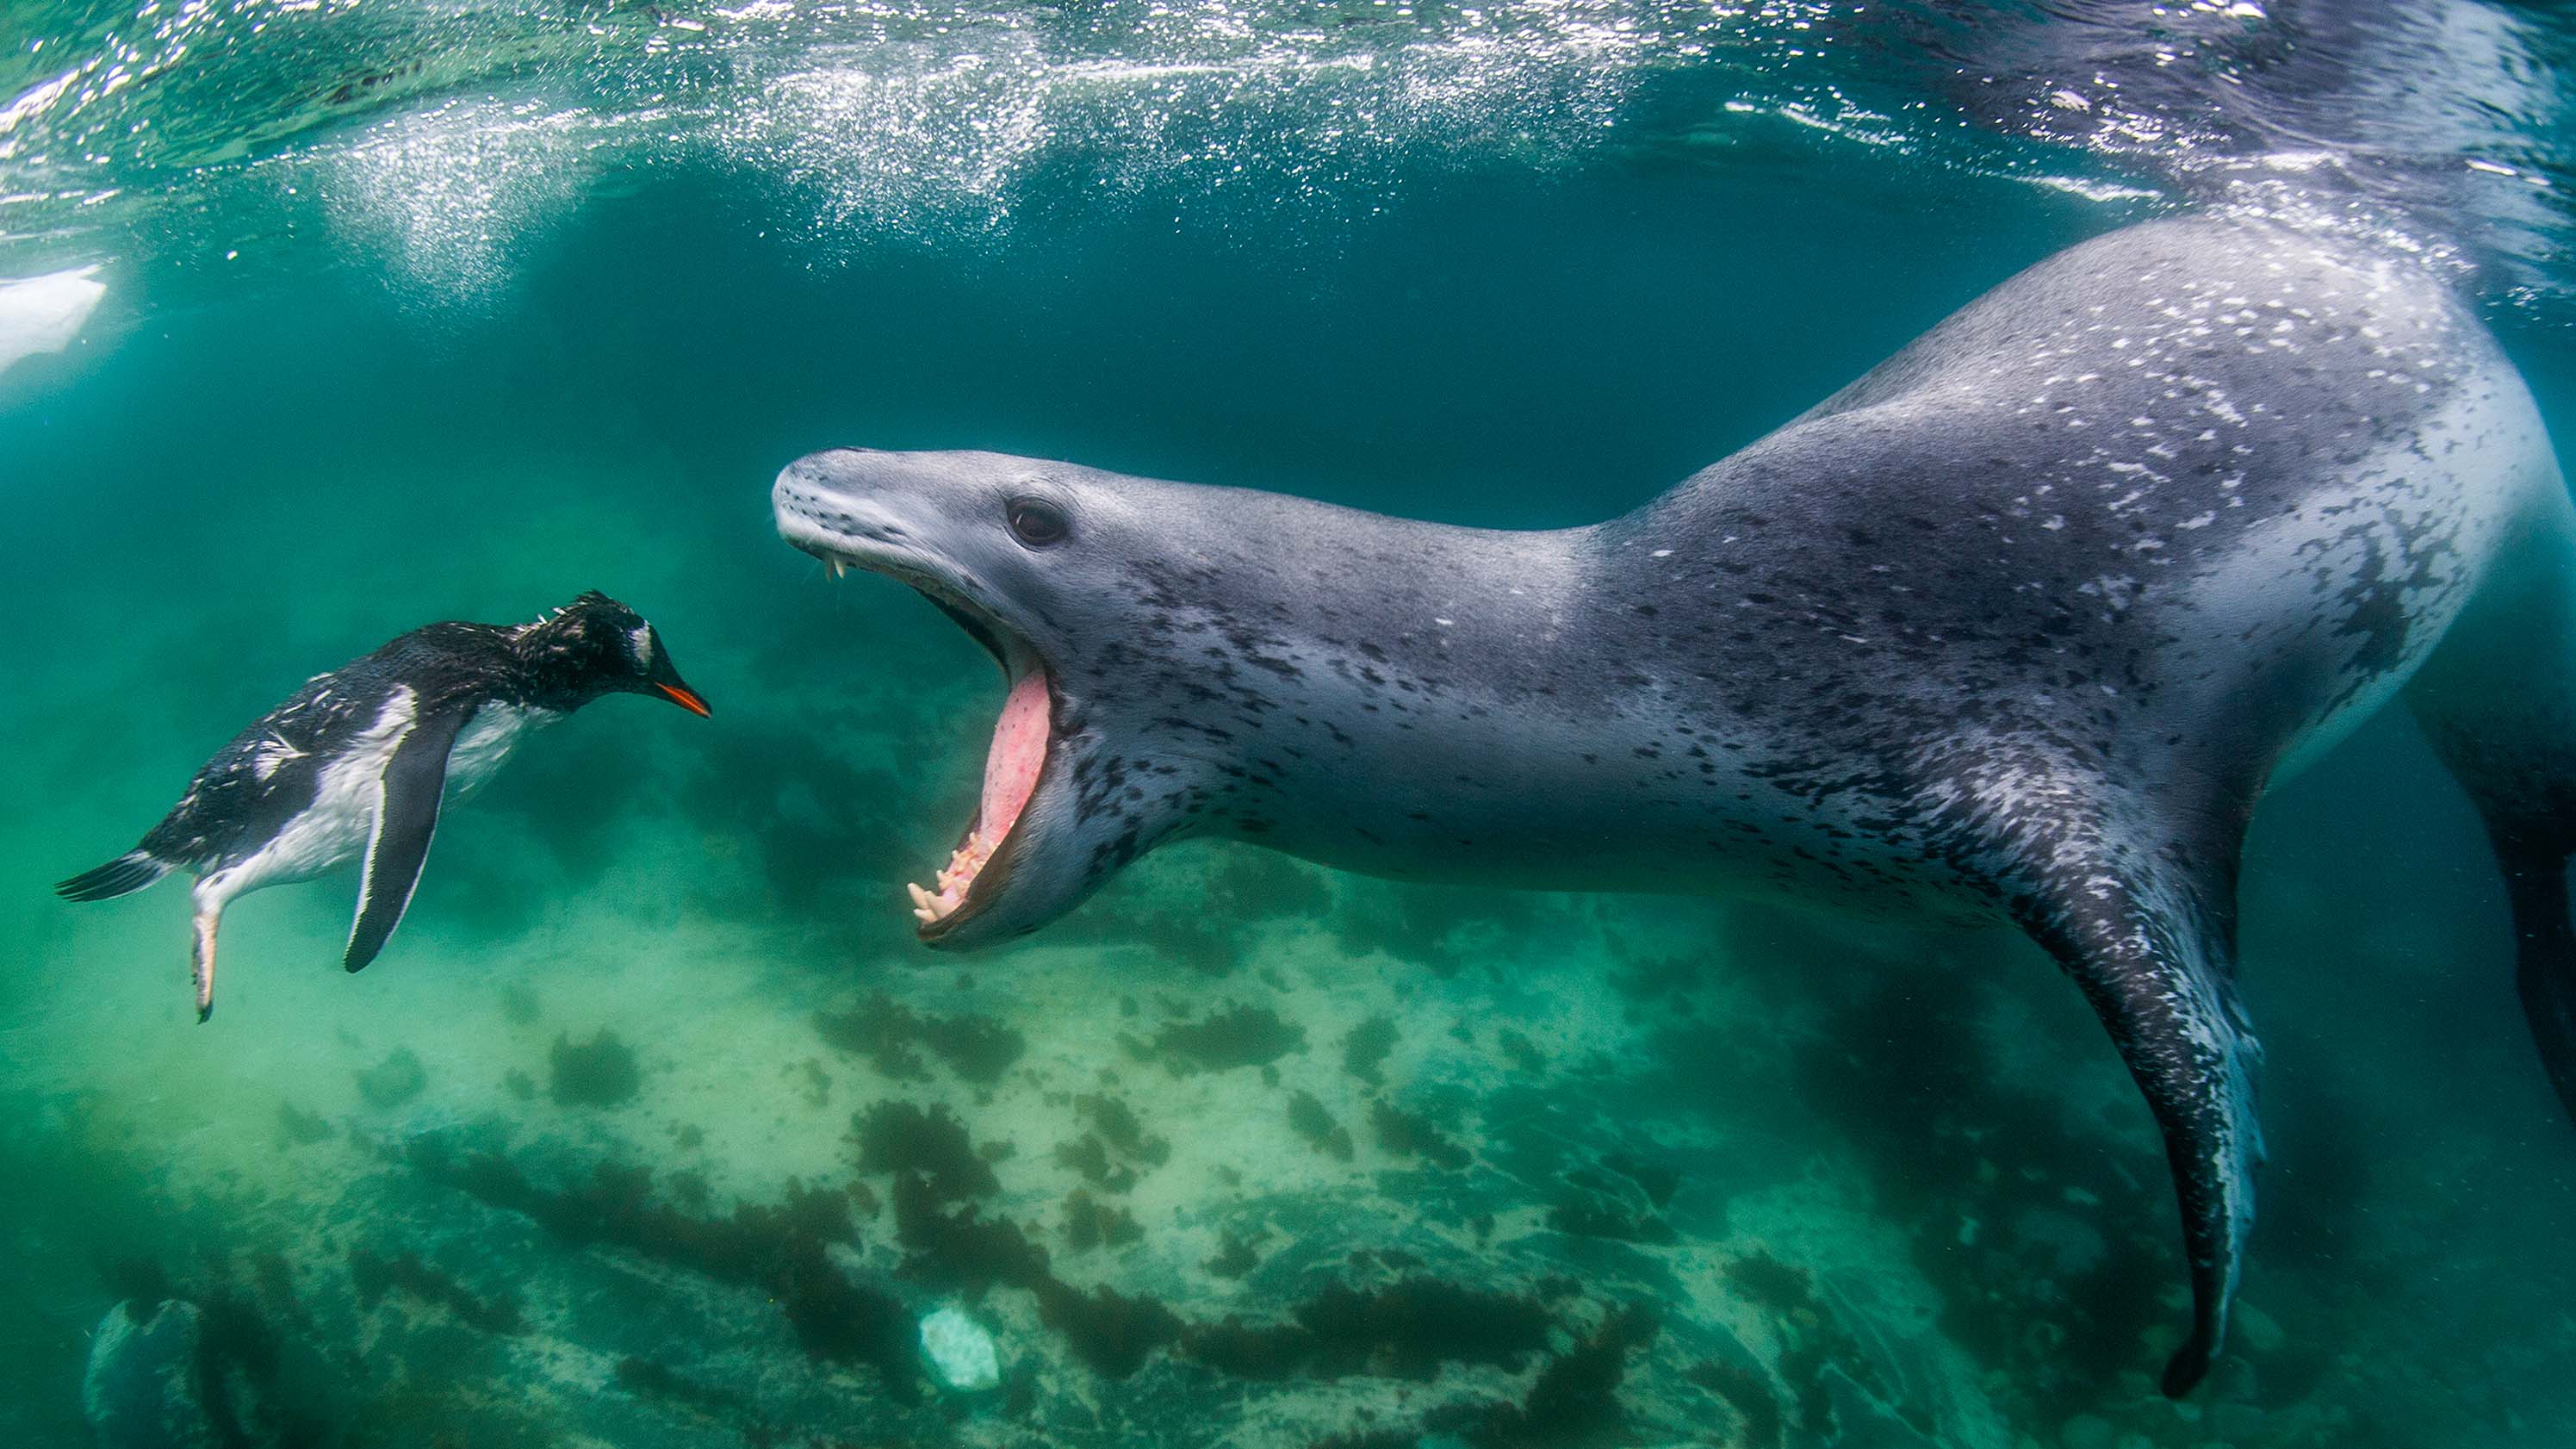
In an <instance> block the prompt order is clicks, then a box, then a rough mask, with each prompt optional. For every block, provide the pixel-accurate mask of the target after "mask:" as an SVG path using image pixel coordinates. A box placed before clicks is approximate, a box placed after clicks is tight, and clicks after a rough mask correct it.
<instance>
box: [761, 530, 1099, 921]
mask: <svg viewBox="0 0 2576 1449" xmlns="http://www.w3.org/2000/svg"><path fill="white" fill-rule="evenodd" d="M789 541H790V542H791V543H794V544H795V545H796V547H798V548H801V549H803V550H805V551H806V552H807V553H810V554H813V555H814V556H815V557H817V558H820V559H822V560H823V561H824V562H825V563H826V564H828V565H830V566H831V570H832V573H833V574H834V576H835V577H837V576H839V575H840V574H841V573H842V572H844V571H846V570H848V569H853V568H855V569H861V570H865V571H866V572H869V573H879V574H884V575H886V576H887V577H889V578H892V579H895V580H897V581H899V582H901V583H904V584H907V585H909V586H911V588H912V589H913V590H914V591H915V592H917V593H919V594H920V595H921V596H922V597H923V598H926V599H928V600H929V601H930V602H931V603H932V604H934V605H937V606H938V608H939V611H940V612H941V613H943V614H946V615H947V616H948V617H950V618H951V619H954V620H956V621H957V624H958V627H960V628H962V629H964V630H965V631H966V632H967V634H969V635H970V636H972V637H973V638H974V640H975V642H976V643H978V644H981V645H983V646H984V648H985V649H986V650H987V651H989V652H990V653H991V654H992V656H993V658H994V659H995V660H996V661H997V662H999V663H1000V664H1001V666H1002V673H1003V676H1004V677H1005V678H1007V679H1008V680H1009V681H1010V692H1009V694H1008V695H1006V696H1005V697H1004V699H1003V701H1002V717H1001V719H1000V720H999V721H997V722H996V723H995V724H994V726H993V739H992V743H991V744H990V745H988V746H987V747H986V748H985V751H984V789H983V794H982V796H981V797H980V798H979V799H978V800H977V802H976V810H975V818H974V820H973V821H971V822H970V823H969V824H968V825H967V827H966V832H965V834H964V835H962V836H960V837H959V839H958V841H957V845H956V847H955V848H954V849H953V850H951V851H950V852H949V855H948V863H947V864H946V865H943V866H941V867H940V868H939V870H938V872H937V873H936V874H935V875H934V876H932V878H931V884H930V885H928V886H924V885H921V884H919V883H918V882H915V883H911V884H908V885H906V886H905V890H907V891H908V892H910V894H911V896H912V916H913V919H914V920H915V921H917V922H919V923H920V924H919V926H918V928H917V930H916V934H917V935H918V936H919V937H920V938H921V940H922V942H923V943H924V944H925V945H932V946H937V945H942V944H948V945H965V944H966V942H964V941H962V940H958V941H950V940H948V939H947V938H949V937H951V936H952V935H956V934H957V933H958V931H959V928H960V927H963V926H965V925H967V924H968V923H970V922H972V921H974V920H975V919H976V918H977V917H978V916H980V915H982V914H983V913H984V912H985V911H987V910H988V909H990V908H991V907H992V905H993V903H994V902H995V901H996V900H997V899H999V898H1000V896H1001V895H1002V894H1003V892H1004V890H1005V889H1006V888H1007V887H1008V885H1009V883H1010V878H1011V867H1012V863H1013V862H1014V860H1015V859H1016V858H1017V856H1018V854H1019V852H1020V851H1021V850H1022V849H1023V848H1024V847H1025V844H1026V841H1025V832H1023V831H1022V830H1021V829H1020V824H1021V820H1022V818H1023V817H1024V816H1025V815H1026V814H1027V813H1028V807H1029V802H1030V801H1031V800H1034V799H1035V798H1037V793H1038V791H1039V789H1040V788H1041V787H1043V786H1044V785H1045V783H1046V780H1047V775H1048V763H1049V761H1050V760H1052V759H1053V758H1054V756H1055V753H1056V749H1055V746H1056V740H1057V731H1056V716H1057V709H1056V687H1055V675H1054V672H1053V671H1052V670H1050V669H1049V668H1048V667H1047V663H1046V660H1045V658H1044V657H1043V656H1041V655H1040V654H1039V653H1038V651H1037V647H1036V646H1035V645H1033V644H1031V643H1029V641H1028V640H1027V639H1025V638H1023V637H1022V636H1021V635H1020V634H1019V632H1018V631H1016V630H1014V629H1012V628H1011V627H1010V626H1009V625H1008V624H1005V623H1003V622H1002V621H1001V620H1000V619H999V618H998V617H996V616H995V615H994V614H993V613H992V611H990V610H988V609H986V608H984V607H983V606H982V605H980V604H978V603H977V602H975V601H974V600H973V599H971V598H968V597H967V596H966V595H965V594H963V593H961V592H959V591H958V590H956V589H954V588H952V587H950V586H949V585H948V584H947V583H946V582H945V581H943V580H941V579H939V578H937V577H934V576H933V575H931V574H930V573H928V572H926V571H924V570H922V569H921V568H919V567H918V566H916V565H914V564H912V563H911V562H910V561H908V560H896V559H889V558H884V557H872V556H869V555H867V554H860V553H852V552H845V551H843V550H842V549H840V548H837V547H834V546H833V545H832V543H830V542H826V541H824V540H821V539H815V538H810V537H808V538H798V537H793V536H791V537H790V539H789ZM966 934H968V935H977V934H981V933H976V932H968V933H966Z"/></svg>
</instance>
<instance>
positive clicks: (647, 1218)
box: [409, 1140, 918, 1402]
mask: <svg viewBox="0 0 2576 1449" xmlns="http://www.w3.org/2000/svg"><path fill="white" fill-rule="evenodd" d="M409 1161H410V1163H411V1165H412V1167H413V1168H414V1170H416V1171H418V1172H419V1173H420V1174H421V1175H422V1176H423V1177H425V1178H428V1179H429V1180H430V1181H432V1182H437V1183H441V1184H443V1185H445V1186H448V1187H452V1188H455V1189H457V1190H459V1191H461V1192H464V1193H465V1194H467V1195H468V1196H470V1197H473V1198H475V1199H477V1200H478V1201H480V1202H482V1203H484V1204H486V1205H487V1206H490V1207H495V1208H499V1209H501V1210H503V1211H505V1212H514V1213H518V1214H519V1215H521V1216H523V1217H526V1218H528V1219H530V1220H531V1221H533V1222H535V1223H536V1224H538V1225H539V1226H540V1227H543V1228H544V1229H546V1231H548V1232H550V1233H552V1234H554V1235H555V1237H557V1238H558V1239H561V1240H562V1241H564V1242H566V1243H570V1244H574V1245H578V1246H598V1247H607V1248H618V1249H624V1250H626V1251H629V1252H635V1253H640V1254H642V1255H644V1256H646V1257H649V1258H654V1259H658V1260H660V1261H662V1262H666V1263H670V1264H673V1265H675V1266H677V1267H681V1268H685V1269H688V1270H689V1271H691V1272H695V1273H701V1274H704V1275H705V1276H707V1277H709V1278H714V1279H717V1280H720V1281H723V1282H727V1283H734V1284H738V1285H741V1286H743V1287H746V1288H750V1289H753V1290H754V1291H757V1292H760V1293H763V1294H766V1295H768V1296H769V1297H771V1298H772V1299H774V1300H775V1301H776V1302H777V1303H778V1305H779V1307H780V1309H781V1310H782V1311H783V1312H784V1313H785V1314H786V1316H787V1323H788V1326H789V1327H790V1328H791V1329H793V1330H794V1331H795V1334H796V1339H797V1342H798V1343H799V1344H801V1345H802V1346H803V1347H804V1350H805V1352H806V1353H807V1354H808V1355H809V1356H811V1357H813V1358H816V1359H820V1360H824V1361H826V1362H831V1363H845V1364H869V1365H873V1366H874V1367H875V1368H876V1369H877V1370H878V1372H879V1374H880V1375H881V1376H882V1377H883V1379H884V1381H885V1384H886V1387H887V1391H888V1392H890V1393H892V1394H894V1395H895V1396H896V1397H897V1398H899V1399H903V1400H905V1401H907V1402H908V1401H910V1399H911V1398H912V1397H914V1396H915V1395H916V1394H917V1393H918V1385H917V1383H916V1382H915V1379H914V1369H913V1345H912V1334H913V1321H912V1315H911V1314H910V1313H908V1312H906V1311H905V1309H904V1307H903V1305H902V1304H901V1303H899V1302H897V1301H896V1300H895V1299H894V1298H893V1297H892V1296H890V1295H888V1294H885V1293H881V1292H878V1291H876V1290H874V1289H871V1288H866V1287H862V1286H860V1285H858V1284H856V1283H853V1282H851V1281H850V1280H849V1279H848V1277H846V1276H845V1275H844V1274H843V1273H842V1272H841V1270H840V1269H839V1268H838V1267H836V1266H834V1264H833V1263H832V1261H831V1257H830V1254H829V1252H828V1251H827V1250H828V1249H829V1247H830V1245H832V1244H834V1243H848V1244H855V1243H856V1242H857V1241H858V1235H857V1232H856V1230H855V1229H854V1228H853V1227H852V1225H851V1222H850V1204H849V1198H848V1196H847V1195H846V1194H844V1193H840V1192H832V1191H820V1190H813V1191H809V1190H807V1189H805V1188H803V1187H801V1186H799V1185H796V1184H793V1183H791V1184H789V1186H788V1189H787V1196H786V1199H785V1200H784V1201H782V1202H780V1203H777V1204H774V1205H772V1204H757V1203H737V1204H736V1205H735V1207H734V1210H733V1214H732V1216H730V1217H706V1216H700V1215H697V1214H693V1213H689V1212H684V1211H681V1210H680V1209H677V1208H674V1207H671V1206H669V1205H667V1204H665V1203H662V1202H660V1201H658V1200H656V1199H655V1197H654V1195H653V1180H652V1174H651V1173H650V1172H649V1171H647V1170H646V1169H643V1168H640V1167H626V1166H622V1165H619V1164H616V1163H605V1162H604V1163H601V1164H599V1165H598V1166H596V1167H595V1168H593V1169H592V1172H591V1178H590V1180H589V1181H588V1182H587V1183H584V1184H580V1185H578V1186H573V1187H568V1188H563V1189H556V1190H549V1189H547V1188H543V1187H539V1186H538V1185H536V1184H535V1183H532V1182H530V1181H529V1180H528V1178H527V1176H526V1175H525V1174H523V1173H522V1172H521V1171H520V1170H519V1168H518V1167H517V1166H516V1165H515V1164H513V1163H511V1162H510V1161H509V1160H508V1159H506V1158H504V1157H501V1156H500V1155H498V1154H496V1153H488V1152H469V1153H463V1154H452V1153H450V1152H449V1151H447V1150H446V1149H445V1148H443V1147H442V1146H440V1145H438V1144H435V1143H432V1142H429V1141H425V1140H424V1141H419V1142H415V1143H413V1144H412V1147H411V1149H410V1152H409Z"/></svg>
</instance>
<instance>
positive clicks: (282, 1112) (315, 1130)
mask: <svg viewBox="0 0 2576 1449" xmlns="http://www.w3.org/2000/svg"><path fill="white" fill-rule="evenodd" d="M330 1135H331V1124H330V1123H328V1122H325V1121H323V1120H322V1119H321V1118H320V1117H319V1116H316V1115H315V1114H313V1113H311V1112H306V1111H303V1110H301V1109H299V1108H298V1107H297V1106H296V1105H295V1104H294V1103H293V1102H280V1103H278V1104H277V1140H278V1141H279V1142H280V1143H282V1144H287V1145H291V1146H296V1147H310V1146H312V1145H313V1144H314V1143H316V1142H320V1141H323V1140H325V1139H327V1138H329V1137H330Z"/></svg>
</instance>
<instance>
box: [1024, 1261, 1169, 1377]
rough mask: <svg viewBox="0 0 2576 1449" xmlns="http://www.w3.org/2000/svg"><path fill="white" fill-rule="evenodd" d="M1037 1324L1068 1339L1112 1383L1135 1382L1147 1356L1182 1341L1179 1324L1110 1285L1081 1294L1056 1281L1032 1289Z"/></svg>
mask: <svg viewBox="0 0 2576 1449" xmlns="http://www.w3.org/2000/svg"><path fill="white" fill-rule="evenodd" d="M1030 1286H1031V1287H1032V1289H1033V1290H1034V1291H1035V1292H1036V1294H1037V1298H1038V1321H1039V1322H1041V1323H1044V1324H1045V1325H1046V1326H1047V1327H1049V1328H1052V1329H1054V1330H1055V1331H1056V1332H1058V1333H1061V1334H1063V1335H1064V1339H1065V1343H1066V1344H1067V1345H1068V1346H1070V1347H1071V1348H1072V1349H1073V1352H1074V1355H1075V1356H1076V1357H1078V1358H1080V1359H1081V1360H1082V1361H1083V1362H1084V1363H1087V1364H1089V1365H1091V1367H1092V1368H1093V1369H1094V1370H1096V1371H1098V1372H1099V1373H1101V1374H1104V1375H1106V1376H1107V1377H1110V1378H1113V1379H1123V1378H1128V1377H1131V1376H1133V1375H1134V1374H1135V1372H1136V1370H1138V1369H1140V1368H1143V1367H1144V1366H1145V1359H1146V1356H1147V1355H1149V1354H1151V1353H1152V1352H1153V1351H1154V1350H1156V1349H1158V1348H1161V1347H1163V1346H1164V1345H1166V1344H1169V1343H1171V1342H1173V1341H1174V1340H1176V1339H1178V1338H1179V1337H1180V1336H1181V1320H1180V1318H1179V1316H1178V1315H1176V1314H1174V1313H1173V1312H1172V1310H1170V1309H1169V1308H1166V1307H1164V1306H1163V1305H1162V1304H1160V1303H1157V1302H1155V1301H1154V1300H1153V1299H1151V1298H1146V1297H1142V1296H1139V1297H1133V1298H1131V1297H1128V1296H1127V1295H1126V1294H1123V1293H1120V1292H1119V1291H1118V1290H1116V1289H1114V1288H1111V1287H1109V1286H1108V1285H1107V1284H1102V1285H1101V1286H1099V1287H1097V1288H1094V1289H1092V1290H1091V1291H1090V1292H1089V1293H1084V1292H1081V1291H1080V1290H1078V1289H1075V1288H1073V1287H1071V1286H1069V1285H1067V1284H1066V1283H1065V1282H1064V1281H1063V1280H1061V1279H1058V1278H1041V1279H1039V1280H1038V1281H1037V1282H1036V1283H1034V1284H1032V1285H1030Z"/></svg>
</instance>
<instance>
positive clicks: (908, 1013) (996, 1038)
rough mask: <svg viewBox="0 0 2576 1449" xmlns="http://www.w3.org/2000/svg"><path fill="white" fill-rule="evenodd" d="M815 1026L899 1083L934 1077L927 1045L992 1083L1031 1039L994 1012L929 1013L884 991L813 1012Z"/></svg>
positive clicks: (951, 1065)
mask: <svg viewBox="0 0 2576 1449" xmlns="http://www.w3.org/2000/svg"><path fill="white" fill-rule="evenodd" d="M814 1030H815V1032H816V1033H817V1034H819V1035H820V1036H821V1037H822V1038H823V1040H824V1041H825V1042H827V1043H829V1044H830V1045H831V1046H833V1047H835V1048H838V1049H839V1050H841V1051H845V1052H848V1053H850V1054H851V1055H852V1056H858V1057H865V1058H867V1060H868V1061H869V1063H870V1064H871V1065H873V1066H875V1068H876V1069H877V1070H878V1071H879V1072H880V1073H883V1074H884V1075H885V1076H888V1077H891V1078H893V1079H894V1080H896V1081H909V1082H926V1081H928V1080H930V1067H929V1063H928V1062H927V1061H925V1060H924V1059H923V1057H922V1054H921V1051H922V1049H926V1050H928V1051H929V1052H930V1053H931V1054H932V1055H934V1056H936V1057H938V1058H939V1059H940V1060H941V1061H943V1062H946V1063H947V1064H948V1069H949V1070H950V1071H952V1072H955V1073H956V1074H957V1075H958V1077H959V1078H960V1079H962V1080H964V1081H969V1082H973V1083H976V1084H978V1085H983V1086H989V1085H991V1084H992V1083H994V1082H997V1081H1000V1080H1001V1079H1002V1074H1003V1073H1004V1072H1007V1071H1009V1070H1010V1069H1011V1066H1012V1064H1014V1063H1016V1062H1017V1061H1019V1059H1020V1057H1021V1055H1022V1054H1023V1053H1025V1052H1026V1051H1027V1050H1028V1041H1027V1039H1026V1038H1024V1037H1022V1036H1021V1035H1020V1034H1019V1033H1018V1032H1016V1031H1013V1030H1012V1029H1010V1028H1009V1027H1007V1026H1004V1025H1002V1024H1001V1023H1000V1022H998V1021H995V1020H993V1019H992V1018H991V1017H989V1016H925V1015H921V1014H919V1013H916V1012H914V1011H913V1010H911V1009H910V1008H909V1007H906V1006H905V1005H904V1004H903V1003H901V1002H899V1001H897V1000H895V999H894V998H893V997H892V996H889V995H887V994H886V993H884V992H882V991H880V992H878V993H877V994H875V995H874V996H871V997H869V998H868V999H867V1000H866V1001H864V1002H862V1003H860V1004H859V1005H857V1006H854V1007H852V1008H851V1009H849V1010H848V1011H843V1012H830V1011H818V1012H816V1013H814Z"/></svg>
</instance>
